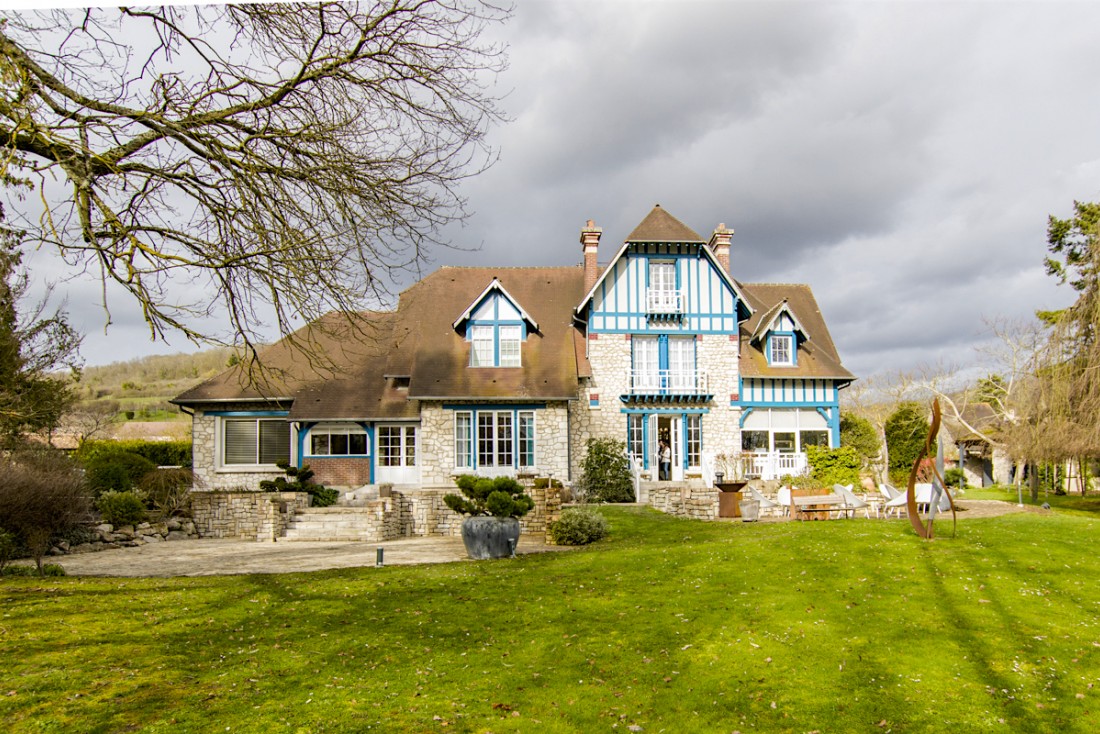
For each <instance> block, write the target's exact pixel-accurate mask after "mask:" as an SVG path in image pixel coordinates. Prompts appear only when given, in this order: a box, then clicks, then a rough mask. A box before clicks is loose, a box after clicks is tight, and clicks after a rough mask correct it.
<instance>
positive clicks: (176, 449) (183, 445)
mask: <svg viewBox="0 0 1100 734" xmlns="http://www.w3.org/2000/svg"><path fill="white" fill-rule="evenodd" d="M121 452H126V453H130V454H137V455H138V456H143V457H145V458H146V459H148V460H149V461H151V462H153V463H154V464H156V465H157V466H182V467H190V466H191V441H189V440H180V441H144V440H141V439H130V440H126V441H86V442H85V443H84V445H83V446H81V447H80V451H79V452H78V457H79V459H80V460H81V461H82V462H85V463H87V462H88V461H91V460H92V459H94V458H96V457H98V456H100V455H102V454H116V453H121Z"/></svg>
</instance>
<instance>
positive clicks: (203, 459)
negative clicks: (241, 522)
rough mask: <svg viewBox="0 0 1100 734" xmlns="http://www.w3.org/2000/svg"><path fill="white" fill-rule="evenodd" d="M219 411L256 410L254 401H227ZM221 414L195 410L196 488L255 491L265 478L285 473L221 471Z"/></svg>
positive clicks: (194, 451)
mask: <svg viewBox="0 0 1100 734" xmlns="http://www.w3.org/2000/svg"><path fill="white" fill-rule="evenodd" d="M218 410H219V411H233V410H242V411H243V410H256V404H255V403H225V404H219V405H218ZM217 435H218V417H217V416H213V415H207V414H206V413H205V412H204V411H201V410H196V411H195V415H194V416H192V418H191V452H192V465H193V467H194V469H193V471H194V473H195V487H194V488H195V490H197V491H200V492H201V491H208V490H215V491H218V490H220V491H233V490H236V491H240V492H256V491H258V490H259V489H260V482H262V481H263V480H265V479H277V478H278V477H285V476H286V475H285V474H283V473H282V472H281V471H278V470H274V471H225V470H222V471H219V470H218V460H217V459H218V457H217V451H218V440H217Z"/></svg>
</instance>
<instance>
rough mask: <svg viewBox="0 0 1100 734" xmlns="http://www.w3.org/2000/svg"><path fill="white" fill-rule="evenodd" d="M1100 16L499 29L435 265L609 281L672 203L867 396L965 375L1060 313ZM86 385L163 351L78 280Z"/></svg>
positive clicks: (724, 20) (748, 6) (910, 9)
mask: <svg viewBox="0 0 1100 734" xmlns="http://www.w3.org/2000/svg"><path fill="white" fill-rule="evenodd" d="M1097 29H1100V5H1098V4H1091V3H1067V4H1057V3H1048V2H1043V3H1039V2H1027V3H1005V2H996V3H994V2H988V3H986V2H980V3H979V2H968V3H953V2H945V3H935V4H933V3H919V4H916V3H914V4H907V3H896V2H881V3H870V2H865V3H856V4H834V3H824V2H822V3H775V2H767V3H740V2H700V3H686V2H675V3H672V2H665V3H640V2H593V1H592V0H585V1H584V2H578V3H564V2H538V1H536V2H530V1H525V2H522V3H519V4H518V7H517V8H516V11H515V14H514V17H513V18H512V19H511V20H510V21H509V22H508V24H507V25H506V26H504V27H503V28H501V29H500V30H499V31H498V33H499V34H500V36H501V38H502V39H503V40H505V41H507V43H508V44H509V46H510V54H509V55H510V63H511V67H510V69H509V71H508V72H507V73H506V74H505V75H504V76H503V77H502V78H501V79H500V80H499V84H500V90H501V91H502V92H504V91H507V92H508V93H509V94H508V97H507V98H506V100H505V102H504V107H505V109H506V110H507V112H508V114H509V115H510V117H511V121H510V122H508V123H507V124H504V125H501V126H499V127H497V128H496V129H495V130H494V131H493V133H492V136H491V141H492V143H493V144H494V145H495V146H496V147H497V148H498V149H499V152H500V161H499V163H497V164H496V165H495V166H494V167H493V168H492V169H490V170H489V171H488V172H486V173H484V174H482V175H481V176H479V177H477V178H475V179H473V180H471V181H469V182H468V183H467V184H466V185H465V186H464V189H463V191H464V193H465V194H466V195H467V196H468V197H469V201H470V208H471V210H472V211H473V212H474V213H473V215H472V216H471V217H470V219H469V220H468V221H467V222H466V225H465V226H464V227H461V228H459V227H455V228H453V229H451V230H449V231H448V233H447V234H448V236H449V237H450V239H451V240H452V241H453V242H454V243H455V244H456V245H458V246H460V247H463V248H476V249H473V250H472V251H457V250H456V251H450V250H440V251H437V252H436V257H435V265H445V264H446V265H486V264H500V265H565V264H575V263H578V262H579V261H580V256H581V251H580V245H579V243H578V236H579V231H580V228H581V226H582V225H583V224H584V222H585V220H586V219H594V220H595V221H596V224H597V225H599V226H602V227H603V231H604V235H603V240H602V244H601V247H600V258H601V261H603V260H607V259H609V258H610V257H611V256H612V255H613V254H614V253H615V251H616V250H617V249H618V247H619V246H620V245H621V243H622V241H623V239H624V238H625V236H626V235H627V234H628V233H629V232H630V230H631V229H632V228H633V227H634V225H636V224H637V223H638V222H639V221H641V219H642V218H643V217H644V216H645V215H646V213H648V211H649V210H650V208H651V207H652V206H653V205H654V204H656V203H660V204H661V205H662V206H663V207H664V208H665V209H667V210H668V211H669V212H670V213H672V214H673V215H675V216H676V217H678V218H679V219H681V220H682V221H683V222H684V223H685V224H687V225H688V226H690V227H692V228H693V229H695V230H696V231H697V232H699V233H700V234H701V235H703V236H704V237H706V236H708V235H709V234H710V232H711V231H712V230H713V229H714V227H715V226H716V225H717V224H719V223H720V222H724V223H725V224H726V225H727V226H729V227H731V228H733V229H734V230H736V234H735V235H734V238H733V247H732V254H731V268H732V270H733V274H734V277H736V278H737V279H739V280H741V281H745V282H799V283H808V284H810V285H811V286H812V288H813V290H814V293H815V294H816V296H817V299H818V302H819V303H820V305H821V309H822V311H823V313H824V316H825V319H826V322H827V324H828V325H829V329H830V331H831V332H832V336H833V339H834V341H835V342H836V344H837V347H838V349H839V350H840V354H841V357H842V358H843V360H844V362H845V364H846V366H847V367H848V368H849V369H850V370H852V371H853V372H854V373H856V374H857V375H860V376H869V375H871V374H873V373H875V372H878V371H880V370H884V369H894V368H906V367H912V366H914V365H916V364H917V363H921V362H924V363H931V362H936V361H937V360H939V359H941V358H946V359H950V360H954V361H964V362H965V361H968V360H971V359H973V358H974V355H973V353H972V351H971V348H972V346H973V345H974V344H975V343H977V342H980V341H981V340H983V339H985V338H986V327H985V325H984V324H983V318H991V317H996V316H1006V317H1020V318H1026V317H1029V316H1030V315H1031V314H1033V312H1034V311H1035V310H1036V309H1040V308H1043V309H1046V308H1055V307H1060V306H1063V305H1065V304H1066V303H1068V302H1069V300H1070V299H1071V294H1070V293H1069V291H1068V288H1067V287H1061V288H1060V287H1058V286H1057V285H1056V284H1055V283H1054V282H1053V280H1052V279H1051V278H1049V277H1048V276H1046V275H1045V274H1044V271H1043V267H1042V263H1043V257H1044V255H1045V252H1046V234H1045V232H1046V220H1047V216H1048V214H1056V215H1059V216H1068V215H1069V214H1070V212H1071V209H1072V204H1073V201H1074V199H1081V200H1090V201H1091V200H1097V199H1100V93H1098V87H1100V81H1098V79H1100V77H1098V76H1097V73H1098V71H1100V43H1098V38H1100V34H1098V30H1097ZM60 289H61V290H65V291H66V292H67V293H68V296H69V308H70V311H71V312H72V315H73V317H74V318H73V320H74V321H75V322H77V324H78V325H80V326H81V327H82V328H84V329H85V330H86V331H87V332H88V336H87V337H86V339H85V342H84V349H83V353H84V356H85V358H86V359H87V361H88V362H89V363H90V364H98V363H106V362H110V361H115V360H120V359H129V358H132V357H137V356H141V355H144V354H148V353H153V352H171V351H179V350H181V349H184V348H187V345H186V344H185V343H180V342H175V343H173V344H171V345H167V346H166V345H163V344H160V345H154V344H151V343H150V342H149V340H148V335H147V332H144V331H143V330H142V328H141V327H140V325H139V324H138V319H139V317H138V316H137V315H136V314H129V313H126V312H125V311H123V310H121V304H116V308H115V311H114V318H115V325H114V326H112V327H111V329H110V330H109V332H108V333H107V335H106V336H104V335H103V328H102V327H103V317H102V312H101V310H99V309H97V307H96V306H95V297H96V295H97V293H98V286H97V285H96V284H94V283H93V282H91V281H85V282H83V283H81V282H71V283H66V284H64V285H63V286H62V287H60Z"/></svg>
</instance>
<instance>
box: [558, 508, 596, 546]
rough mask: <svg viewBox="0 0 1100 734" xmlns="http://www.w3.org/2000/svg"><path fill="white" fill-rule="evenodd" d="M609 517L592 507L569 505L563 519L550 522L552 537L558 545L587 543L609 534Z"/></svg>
mask: <svg viewBox="0 0 1100 734" xmlns="http://www.w3.org/2000/svg"><path fill="white" fill-rule="evenodd" d="M607 530H608V527H607V518H605V517H604V516H603V515H601V514H600V513H598V512H596V511H595V510H594V509H592V508H591V507H568V508H566V509H564V510H562V513H561V519H559V520H556V521H554V522H552V523H550V527H549V531H550V538H551V539H552V540H553V541H554V543H556V544H557V545H587V544H589V543H594V542H596V541H597V540H599V539H600V538H603V537H605V536H606V535H607Z"/></svg>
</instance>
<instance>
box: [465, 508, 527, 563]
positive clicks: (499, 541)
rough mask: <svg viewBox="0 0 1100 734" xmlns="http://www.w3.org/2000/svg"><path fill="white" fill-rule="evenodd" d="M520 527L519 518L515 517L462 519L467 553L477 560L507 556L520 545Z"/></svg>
mask: <svg viewBox="0 0 1100 734" xmlns="http://www.w3.org/2000/svg"><path fill="white" fill-rule="evenodd" d="M519 529H520V528H519V520H517V519H516V518H514V517H504V518H500V517H486V516H484V515H477V516H474V517H468V518H466V519H465V520H463V521H462V543H463V545H465V546H466V555H468V556H470V558H473V559H474V560H476V561H483V560H485V559H487V558H507V557H508V556H510V555H512V553H513V551H514V550H515V548H516V546H517V545H519ZM509 541H511V542H509Z"/></svg>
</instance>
